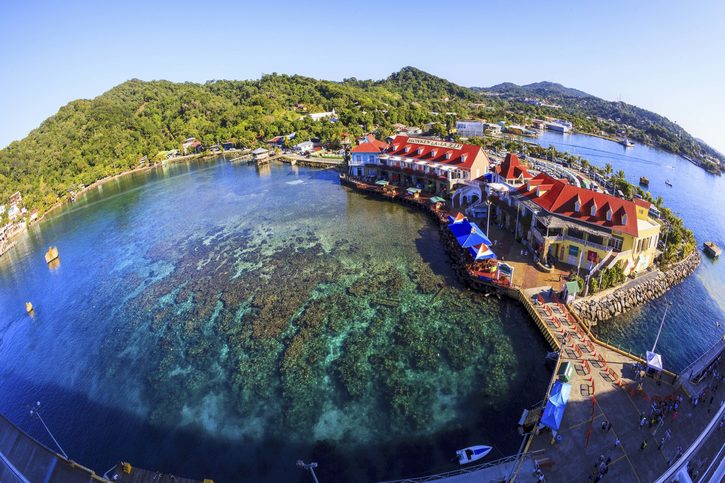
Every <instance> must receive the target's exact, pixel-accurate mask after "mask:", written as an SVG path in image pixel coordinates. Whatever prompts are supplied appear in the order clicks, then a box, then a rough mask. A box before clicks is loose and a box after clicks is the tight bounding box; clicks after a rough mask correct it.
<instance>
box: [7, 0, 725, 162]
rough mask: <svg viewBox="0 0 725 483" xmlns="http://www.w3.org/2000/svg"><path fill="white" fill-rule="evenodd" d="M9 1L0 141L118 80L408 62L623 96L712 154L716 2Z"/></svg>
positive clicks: (720, 50)
mask: <svg viewBox="0 0 725 483" xmlns="http://www.w3.org/2000/svg"><path fill="white" fill-rule="evenodd" d="M14 3H15V5H9V4H7V3H6V4H4V5H3V8H2V10H1V13H2V15H1V16H0V46H2V52H3V57H2V60H3V63H2V68H1V69H0V146H5V145H7V144H8V143H9V142H10V141H12V140H14V139H20V138H22V137H24V136H25V135H26V134H27V133H28V132H29V131H30V130H31V129H33V128H35V127H37V126H38V125H39V124H40V123H41V122H42V121H43V120H44V119H45V118H47V117H48V116H50V115H52V114H54V113H55V112H57V110H58V109H59V108H60V107H61V106H62V105H64V104H66V103H68V102H69V101H71V100H73V99H77V98H92V97H95V96H97V95H99V94H101V93H103V92H104V91H106V90H108V89H110V88H111V87H113V86H114V85H116V84H119V83H121V82H123V81H125V80H127V79H130V78H139V79H144V80H152V79H169V80H172V81H194V82H203V81H205V80H209V79H251V78H258V77H259V76H260V74H262V73H270V72H280V73H290V74H292V73H298V74H304V75H309V76H314V77H321V78H326V79H332V80H341V79H343V78H345V77H357V78H373V79H379V78H383V77H386V76H387V75H389V74H390V73H391V72H394V71H396V70H398V69H400V68H401V67H403V66H406V65H413V66H415V67H418V68H420V69H423V70H426V71H428V72H431V73H433V74H436V75H439V76H441V77H444V78H447V79H449V80H451V81H454V82H456V83H459V84H462V85H466V86H473V85H481V86H488V85H492V84H496V83H499V82H504V81H511V82H515V83H517V84H524V83H529V82H535V81H541V80H549V81H554V82H560V83H562V84H564V85H567V86H570V87H575V88H578V89H581V90H584V91H587V92H589V93H591V94H594V95H597V96H600V97H603V98H605V99H610V100H616V99H618V98H620V97H621V99H622V100H623V101H625V102H629V103H632V104H635V105H638V106H641V107H644V108H647V109H650V110H653V111H655V112H658V113H660V114H662V115H664V116H666V117H668V118H669V119H671V120H673V121H676V122H678V123H679V124H680V125H681V126H683V127H684V128H685V129H687V130H688V131H690V132H691V133H692V134H694V135H695V136H698V137H701V138H702V139H704V140H705V141H707V142H708V143H710V144H711V145H713V146H715V147H716V148H718V149H720V150H721V151H723V152H725V121H723V117H722V115H723V113H725V2H723V1H722V0H720V1H717V0H712V1H710V0H708V1H701V2H683V1H682V0H680V1H676V2H675V1H657V2H646V1H644V2H632V1H626V2H625V1H607V2H583V1H576V2H557V1H549V2H542V1H540V0H539V1H528V0H519V1H518V2H505V1H501V0H498V1H496V2H489V1H481V0H478V1H473V2H466V1H459V2H451V3H448V2H445V3H444V2H427V1H418V2H377V1H368V2H363V3H358V2H332V1H325V2H312V1H310V2H299V1H294V2H285V1H278V2H258V3H257V2H255V3H251V4H248V5H245V4H243V2H183V1H177V2H152V1H149V2H147V3H148V4H147V3H146V2H136V1H133V0H130V1H126V2H98V1H94V2H73V1H68V2H59V1H48V2H33V1H27V2H14ZM514 3H515V4H514Z"/></svg>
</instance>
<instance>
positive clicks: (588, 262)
mask: <svg viewBox="0 0 725 483" xmlns="http://www.w3.org/2000/svg"><path fill="white" fill-rule="evenodd" d="M508 203H509V205H510V206H512V207H515V209H516V212H517V220H519V224H520V225H522V226H520V227H519V226H518V225H517V229H518V230H520V231H519V233H520V234H522V235H523V236H524V238H526V239H527V241H528V243H529V244H530V245H531V246H532V247H533V248H534V249H535V250H536V252H537V253H538V255H539V257H541V259H542V260H543V261H544V262H549V263H552V262H561V263H565V264H568V265H571V266H572V267H577V269H581V270H588V271H590V272H591V271H594V270H599V269H606V268H611V267H613V266H615V265H617V264H618V265H619V266H620V267H621V268H622V269H623V271H624V273H625V274H626V275H628V274H630V273H637V272H641V271H644V270H646V269H648V268H649V267H650V266H652V264H653V263H654V260H655V258H656V256H657V242H658V240H659V235H660V224H659V223H658V222H657V221H655V220H653V219H652V218H650V216H649V206H650V204H649V203H648V202H646V201H643V200H634V201H630V200H625V199H622V198H618V197H616V196H612V195H608V194H604V193H598V192H595V191H592V190H588V189H585V188H579V187H576V186H573V185H570V184H569V183H567V182H566V181H563V180H560V179H556V178H552V177H551V176H549V175H547V174H545V173H541V174H539V175H537V176H535V177H534V178H532V179H531V180H529V181H527V182H526V184H524V185H522V186H520V187H519V188H518V189H517V190H516V192H515V193H513V195H512V196H511V197H510V198H509V200H508Z"/></svg>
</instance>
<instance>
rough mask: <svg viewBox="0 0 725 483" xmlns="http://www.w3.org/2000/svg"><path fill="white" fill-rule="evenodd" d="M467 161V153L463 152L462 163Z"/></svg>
mask: <svg viewBox="0 0 725 483" xmlns="http://www.w3.org/2000/svg"><path fill="white" fill-rule="evenodd" d="M465 162H466V155H465V154H462V155H461V163H465Z"/></svg>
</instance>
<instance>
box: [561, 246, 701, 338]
mask: <svg viewBox="0 0 725 483" xmlns="http://www.w3.org/2000/svg"><path fill="white" fill-rule="evenodd" d="M700 260H701V259H700V252H699V251H698V250H694V251H693V253H691V254H690V255H689V256H688V257H687V258H685V259H684V260H682V261H680V262H677V263H675V264H673V265H670V266H669V267H668V268H667V270H665V271H664V272H662V271H659V272H658V273H657V276H656V277H654V278H652V279H650V280H646V281H644V282H642V283H638V284H636V285H634V286H633V287H628V288H627V287H623V288H619V289H615V290H614V291H613V292H611V293H609V294H607V295H605V296H603V297H601V296H596V295H594V296H592V297H587V298H583V299H579V300H575V301H574V303H573V304H572V305H571V306H572V308H573V309H574V310H576V312H577V314H578V315H579V317H581V318H582V319H583V320H586V321H588V322H590V323H592V324H596V323H597V322H602V321H604V320H608V319H611V318H612V317H615V316H617V315H621V314H623V313H625V312H627V311H629V310H631V309H633V308H635V307H638V306H640V305H643V304H645V303H647V302H650V301H652V300H654V299H656V298H659V297H661V296H663V295H664V294H666V293H667V291H668V290H669V289H671V288H672V287H674V286H675V285H677V284H679V283H680V282H682V281H683V280H685V279H686V278H687V277H689V276H690V275H691V274H692V273H693V272H694V271H695V269H696V268H697V267H698V266H699V265H700Z"/></svg>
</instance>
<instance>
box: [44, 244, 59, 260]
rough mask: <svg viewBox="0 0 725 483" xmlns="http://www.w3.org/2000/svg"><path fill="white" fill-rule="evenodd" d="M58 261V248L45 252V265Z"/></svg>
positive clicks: (51, 248) (50, 248)
mask: <svg viewBox="0 0 725 483" xmlns="http://www.w3.org/2000/svg"><path fill="white" fill-rule="evenodd" d="M57 259H58V247H48V251H47V252H45V263H50V262H52V261H53V260H57Z"/></svg>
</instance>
